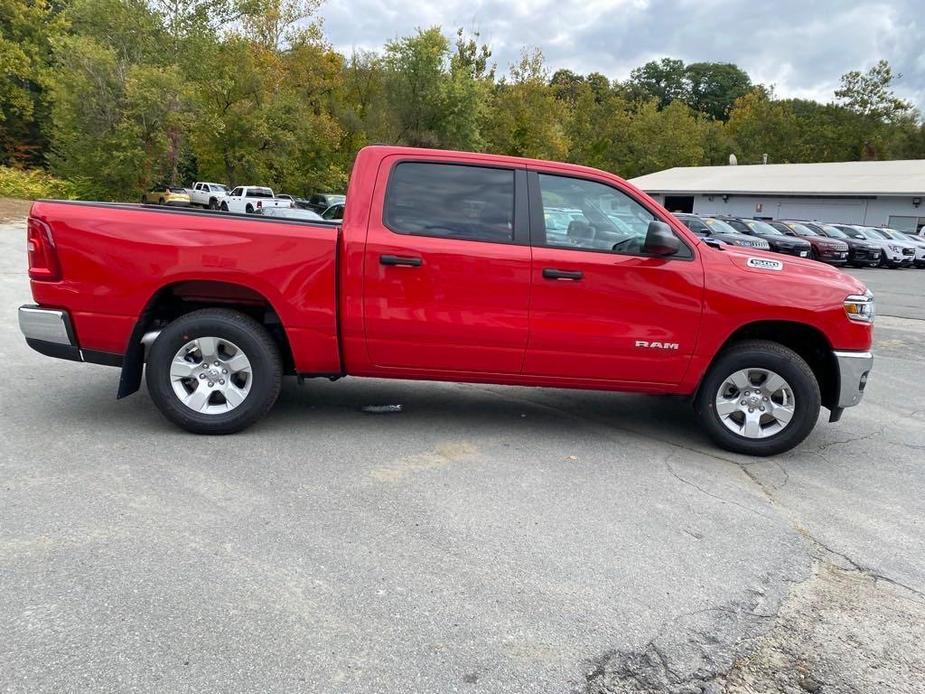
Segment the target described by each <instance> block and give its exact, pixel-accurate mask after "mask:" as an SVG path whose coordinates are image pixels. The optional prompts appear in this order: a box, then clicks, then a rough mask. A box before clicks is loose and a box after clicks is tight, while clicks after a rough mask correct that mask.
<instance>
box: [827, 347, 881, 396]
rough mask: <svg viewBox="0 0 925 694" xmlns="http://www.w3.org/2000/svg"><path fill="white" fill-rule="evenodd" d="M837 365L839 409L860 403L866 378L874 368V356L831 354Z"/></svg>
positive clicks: (856, 353) (869, 354)
mask: <svg viewBox="0 0 925 694" xmlns="http://www.w3.org/2000/svg"><path fill="white" fill-rule="evenodd" d="M833 354H834V355H835V362H836V364H837V365H838V402H837V403H836V405H835V406H836V407H837V408H839V409H842V408H845V407H853V406H854V405H857V404H858V403H859V402H861V397H862V396H863V395H864V388H865V387H866V386H867V376H868V375H869V374H870V370H871V369H872V368H873V366H874V355H873V354H871V353H870V352H839V351H835V352H833Z"/></svg>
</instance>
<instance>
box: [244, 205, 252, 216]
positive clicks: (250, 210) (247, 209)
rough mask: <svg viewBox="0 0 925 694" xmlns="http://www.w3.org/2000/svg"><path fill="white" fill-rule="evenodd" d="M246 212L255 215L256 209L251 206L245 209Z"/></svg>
mask: <svg viewBox="0 0 925 694" xmlns="http://www.w3.org/2000/svg"><path fill="white" fill-rule="evenodd" d="M244 211H245V212H247V214H254V208H253V207H252V206H251V205H248V206H247V207H245V208H244Z"/></svg>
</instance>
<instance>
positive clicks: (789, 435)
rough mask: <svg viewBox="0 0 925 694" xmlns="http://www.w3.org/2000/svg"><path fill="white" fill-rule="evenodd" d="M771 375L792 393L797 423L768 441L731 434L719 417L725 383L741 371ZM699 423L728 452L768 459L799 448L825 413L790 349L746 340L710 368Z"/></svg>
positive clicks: (807, 372) (809, 374) (805, 368)
mask: <svg viewBox="0 0 925 694" xmlns="http://www.w3.org/2000/svg"><path fill="white" fill-rule="evenodd" d="M749 368H754V369H768V370H770V371H773V372H775V373H777V374H778V375H780V376H781V377H782V378H783V379H784V380H785V381H787V383H788V384H789V385H790V387H791V389H792V390H793V396H794V400H795V405H794V413H793V418H792V419H791V420H790V422H789V423H788V424H787V426H785V427H784V429H783V430H781V431H780V432H778V433H776V434H773V435H771V436H768V437H767V438H754V439H753V438H747V437H745V436H742V435H740V434H736V433H735V432H733V431H730V430H729V429H727V428H726V426H725V425H724V424H723V423H722V421H721V419H720V417H719V415H718V414H717V413H716V401H715V398H716V394H717V392H718V391H719V389H720V387H721V386H722V385H723V381H725V379H727V378H728V377H729V376H730V375H731V374H733V373H735V372H736V371H739V370H741V369H749ZM694 407H695V409H696V411H697V415H698V417H700V420H701V421H702V422H703V425H704V427H705V429H706V432H707V434H708V435H709V436H710V438H711V439H713V441H714V442H715V443H716V444H717V445H718V446H720V447H721V448H725V449H726V450H728V451H733V452H735V453H744V454H746V455H755V456H768V455H777V454H778V453H783V452H784V451H789V450H790V449H791V448H793V447H794V446H797V445H799V444H800V443H801V442H802V441H803V439H805V438H806V437H807V436H808V435H809V432H811V431H812V430H813V427H814V426H816V421H817V420H818V419H819V408H820V407H821V396H820V393H819V383H818V382H817V381H816V376H815V375H814V374H813V371H812V369H810V368H809V365H808V364H807V363H806V362H805V361H804V360H803V358H802V357H801V356H800V355H799V354H797V353H796V352H794V351H793V350H792V349H789V348H787V347H784V346H783V345H781V344H779V343H777V342H771V341H770V340H745V341H742V342H737V343H735V344H733V345H732V346H730V347H728V348H727V349H725V350H723V352H721V353H720V354H719V355H718V356H717V357H716V359H715V360H714V361H713V364H712V365H711V366H710V369H709V371H708V372H707V375H706V377H704V379H703V382H702V383H701V384H700V389H699V391H698V392H697V396H696V398H695V401H694Z"/></svg>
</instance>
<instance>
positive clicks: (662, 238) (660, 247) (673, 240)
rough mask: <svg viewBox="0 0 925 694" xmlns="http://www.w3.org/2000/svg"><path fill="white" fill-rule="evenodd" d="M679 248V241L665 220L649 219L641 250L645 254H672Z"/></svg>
mask: <svg viewBox="0 0 925 694" xmlns="http://www.w3.org/2000/svg"><path fill="white" fill-rule="evenodd" d="M680 248H681V242H680V241H679V240H678V237H677V236H675V235H674V232H673V231H672V230H671V227H670V226H668V225H667V224H665V222H659V221H655V220H653V221H651V222H649V228H648V229H646V242H645V243H644V244H643V246H642V252H643V253H645V254H647V255H655V256H666V255H674V254H675V253H677V252H678V250H679V249H680Z"/></svg>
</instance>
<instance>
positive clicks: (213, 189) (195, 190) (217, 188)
mask: <svg viewBox="0 0 925 694" xmlns="http://www.w3.org/2000/svg"><path fill="white" fill-rule="evenodd" d="M187 192H189V199H190V204H191V205H199V206H200V207H208V208H209V209H210V210H217V209H218V208H219V206H220V205H221V204H222V200H224V199H225V196H226V195H228V189H227V188H226V187H225V186H223V185H222V184H221V183H208V182H206V181H196V182H195V183H194V184H193V187H192V188H187Z"/></svg>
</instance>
